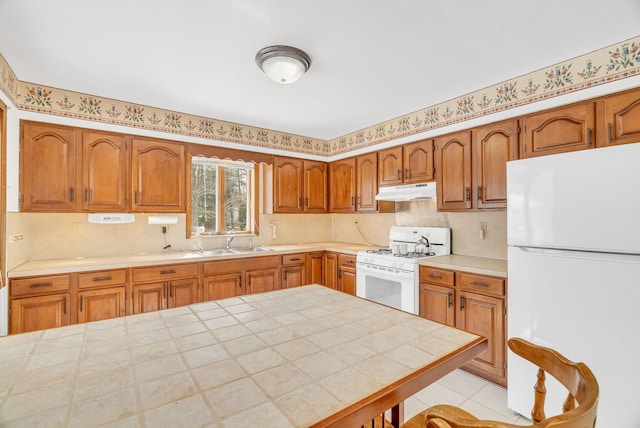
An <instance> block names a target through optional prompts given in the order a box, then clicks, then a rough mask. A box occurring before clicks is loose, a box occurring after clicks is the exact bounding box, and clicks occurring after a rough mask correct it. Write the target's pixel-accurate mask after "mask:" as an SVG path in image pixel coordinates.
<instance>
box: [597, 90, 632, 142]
mask: <svg viewBox="0 0 640 428" xmlns="http://www.w3.org/2000/svg"><path fill="white" fill-rule="evenodd" d="M604 116H605V120H604V126H605V129H606V131H605V133H606V136H607V138H606V144H605V145H613V144H628V143H636V142H638V141H640V90H634V91H630V92H624V93H622V94H619V95H611V96H608V97H606V99H605V110H604Z"/></svg>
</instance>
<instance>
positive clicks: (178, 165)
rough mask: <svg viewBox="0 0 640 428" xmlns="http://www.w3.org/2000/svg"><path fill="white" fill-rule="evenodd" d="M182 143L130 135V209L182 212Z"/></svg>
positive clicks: (135, 210)
mask: <svg viewBox="0 0 640 428" xmlns="http://www.w3.org/2000/svg"><path fill="white" fill-rule="evenodd" d="M185 168H186V164H185V155H184V145H182V144H176V143H167V142H160V141H153V140H143V139H134V140H133V141H132V151H131V187H132V191H133V201H132V204H131V209H132V211H133V212H184V211H185V207H186V200H185Z"/></svg>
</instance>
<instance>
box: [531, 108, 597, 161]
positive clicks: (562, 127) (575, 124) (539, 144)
mask: <svg viewBox="0 0 640 428" xmlns="http://www.w3.org/2000/svg"><path fill="white" fill-rule="evenodd" d="M522 125H523V138H522V153H521V157H522V158H530V157H534V156H542V155H551V154H554V153H564V152H571V151H575V150H584V149H589V148H592V147H595V146H596V143H597V141H596V132H595V130H596V102H595V101H587V102H582V103H577V104H572V105H569V106H564V107H561V108H556V109H552V110H546V111H543V112H540V113H534V114H530V115H527V116H525V117H524V118H523V119H522Z"/></svg>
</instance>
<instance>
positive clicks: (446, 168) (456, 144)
mask: <svg viewBox="0 0 640 428" xmlns="http://www.w3.org/2000/svg"><path fill="white" fill-rule="evenodd" d="M435 146H436V155H435V158H436V176H437V183H438V185H437V190H436V191H437V195H438V210H445V211H446V210H464V209H469V208H471V132H470V131H461V132H456V133H454V134H449V135H445V136H442V137H438V138H436V139H435Z"/></svg>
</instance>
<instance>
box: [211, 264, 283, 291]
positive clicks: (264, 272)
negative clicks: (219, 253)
mask: <svg viewBox="0 0 640 428" xmlns="http://www.w3.org/2000/svg"><path fill="white" fill-rule="evenodd" d="M278 257H279V256H263V257H253V258H251V264H250V267H251V268H250V269H247V267H248V264H247V261H246V260H242V259H234V260H219V261H212V262H205V263H204V266H203V271H204V300H214V299H224V298H227V297H234V296H241V295H244V294H251V293H262V292H265V291H273V290H277V289H279V288H280V273H279V272H280V269H279V260H278Z"/></svg>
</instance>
